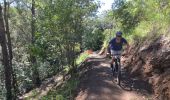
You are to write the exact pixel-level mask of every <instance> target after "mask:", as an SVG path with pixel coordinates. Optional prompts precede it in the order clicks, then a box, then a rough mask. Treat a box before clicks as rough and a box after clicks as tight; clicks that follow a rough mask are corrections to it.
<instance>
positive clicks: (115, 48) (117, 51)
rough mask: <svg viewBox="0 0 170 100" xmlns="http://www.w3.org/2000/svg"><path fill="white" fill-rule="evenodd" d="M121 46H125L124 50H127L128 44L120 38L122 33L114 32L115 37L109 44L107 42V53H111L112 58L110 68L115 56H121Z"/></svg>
mask: <svg viewBox="0 0 170 100" xmlns="http://www.w3.org/2000/svg"><path fill="white" fill-rule="evenodd" d="M123 45H126V47H127V48H126V49H127V50H129V44H128V42H127V40H126V39H125V38H123V37H122V32H121V31H118V32H116V37H114V38H113V39H112V40H111V41H110V42H109V47H108V48H109V49H108V50H109V51H108V53H111V56H112V62H111V67H112V68H113V64H114V61H115V58H114V57H115V56H116V55H119V56H121V54H122V48H123Z"/></svg>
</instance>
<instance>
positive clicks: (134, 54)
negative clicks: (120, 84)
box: [124, 35, 170, 100]
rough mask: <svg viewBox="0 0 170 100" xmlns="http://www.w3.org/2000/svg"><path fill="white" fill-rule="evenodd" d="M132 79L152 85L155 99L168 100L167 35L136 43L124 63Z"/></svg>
mask: <svg viewBox="0 0 170 100" xmlns="http://www.w3.org/2000/svg"><path fill="white" fill-rule="evenodd" d="M124 63H125V67H126V68H127V69H128V71H129V72H130V73H131V75H132V76H134V77H141V78H143V79H144V80H146V81H148V82H149V83H151V84H152V85H153V89H154V93H155V96H156V99H158V100H170V39H169V36H167V35H161V36H158V37H156V36H154V35H153V36H152V38H148V39H146V40H145V41H144V42H139V41H138V42H136V43H134V44H133V45H132V46H131V52H130V54H129V55H128V57H127V58H126V60H125V61H124Z"/></svg>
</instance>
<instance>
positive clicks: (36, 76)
mask: <svg viewBox="0 0 170 100" xmlns="http://www.w3.org/2000/svg"><path fill="white" fill-rule="evenodd" d="M31 12H32V19H31V30H32V31H31V34H32V39H31V42H32V45H33V47H34V45H35V32H36V30H35V27H36V25H35V21H36V20H35V0H32V8H31ZM30 58H31V63H32V67H33V70H32V71H33V82H34V85H35V86H40V83H41V82H40V77H39V72H38V68H37V67H38V66H37V61H36V57H35V55H31V57H30Z"/></svg>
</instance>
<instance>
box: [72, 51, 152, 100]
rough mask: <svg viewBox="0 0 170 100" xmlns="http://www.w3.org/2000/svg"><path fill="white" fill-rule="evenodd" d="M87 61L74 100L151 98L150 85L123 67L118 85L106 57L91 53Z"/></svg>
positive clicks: (135, 99)
mask: <svg viewBox="0 0 170 100" xmlns="http://www.w3.org/2000/svg"><path fill="white" fill-rule="evenodd" d="M88 62H90V65H89V66H88V71H87V72H86V73H85V74H84V75H83V76H82V77H81V79H80V84H79V86H78V89H77V96H76V97H75V100H153V99H151V97H152V88H151V85H149V84H148V83H147V82H145V81H142V80H139V79H137V78H134V77H133V78H132V77H130V75H128V73H127V72H126V70H125V69H124V68H122V78H123V80H122V82H121V86H118V85H117V84H116V81H115V78H114V77H113V76H112V73H111V69H110V67H109V60H108V59H106V58H104V57H101V56H98V55H97V54H93V55H92V56H91V57H90V59H89V60H88Z"/></svg>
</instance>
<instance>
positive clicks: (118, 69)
mask: <svg viewBox="0 0 170 100" xmlns="http://www.w3.org/2000/svg"><path fill="white" fill-rule="evenodd" d="M114 58H115V59H114V70H113V68H112V72H113V75H114V73H117V75H116V78H117V83H118V84H119V85H120V80H121V61H120V55H115V56H114Z"/></svg>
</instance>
